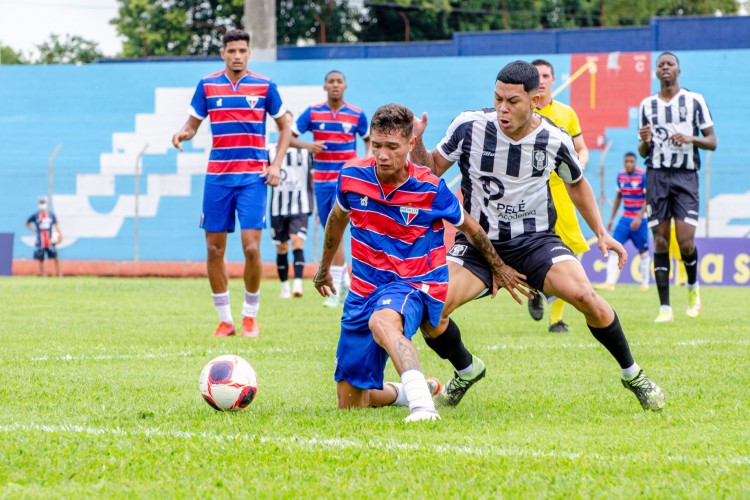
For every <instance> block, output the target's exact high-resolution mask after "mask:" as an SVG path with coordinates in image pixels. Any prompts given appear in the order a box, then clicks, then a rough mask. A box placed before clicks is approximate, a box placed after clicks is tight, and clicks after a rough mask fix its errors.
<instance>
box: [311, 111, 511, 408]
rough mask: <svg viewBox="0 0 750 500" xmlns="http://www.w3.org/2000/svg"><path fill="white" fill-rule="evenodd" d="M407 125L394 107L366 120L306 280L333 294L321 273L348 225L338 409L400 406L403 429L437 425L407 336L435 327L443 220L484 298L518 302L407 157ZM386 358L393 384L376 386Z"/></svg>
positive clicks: (485, 242) (472, 232) (468, 222)
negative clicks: (484, 277)
mask: <svg viewBox="0 0 750 500" xmlns="http://www.w3.org/2000/svg"><path fill="white" fill-rule="evenodd" d="M413 123H414V115H413V114H412V112H411V111H409V110H408V109H407V108H405V107H404V106H401V105H398V104H388V105H385V106H382V107H380V108H379V109H378V110H377V111H376V112H375V114H374V115H373V118H372V123H371V129H372V130H371V134H372V136H371V137H372V150H373V157H370V158H367V159H363V160H355V161H354V162H350V163H348V164H347V166H345V167H344V168H343V169H342V171H341V175H340V176H339V180H338V187H337V191H336V204H335V205H334V206H333V208H332V210H331V215H330V216H329V217H328V222H327V223H326V230H325V236H324V242H323V256H322V258H321V261H320V268H319V269H318V271H317V273H316V274H315V278H314V281H315V287H316V288H317V289H318V291H319V292H320V294H321V295H323V296H328V295H330V294H331V293H335V292H336V288H335V285H334V284H333V278H332V276H331V273H330V267H331V263H332V261H333V257H334V254H335V252H336V249H338V248H339V245H340V244H341V240H342V238H343V235H344V231H345V229H346V227H347V225H348V224H349V222H351V238H352V240H351V248H352V262H353V266H352V282H351V289H350V292H349V294H348V295H347V298H346V302H345V304H344V314H343V317H342V319H341V336H340V338H339V344H338V349H337V352H336V372H335V380H336V383H337V394H338V405H339V408H350V407H361V408H363V407H368V406H383V405H387V404H397V405H406V404H408V406H409V409H410V410H411V413H410V415H409V416H408V417H407V418H406V420H407V421H409V422H411V421H418V420H435V419H439V418H440V417H439V415H438V413H437V411H436V410H435V406H434V403H433V400H432V397H431V394H430V389H429V388H428V385H427V382H426V381H425V377H424V374H423V372H422V367H421V364H420V361H419V356H418V355H417V351H416V349H415V348H414V346H413V345H412V343H411V341H410V339H411V338H412V336H413V335H414V333H415V332H416V330H417V328H419V325H420V323H422V322H423V321H426V322H427V323H429V324H431V325H433V326H435V325H437V324H438V322H439V321H440V311H441V309H442V308H443V301H444V300H445V297H446V294H447V292H448V269H447V266H446V261H445V257H446V255H445V244H444V242H443V233H444V229H443V220H447V221H449V222H450V223H452V224H454V225H455V226H457V227H458V228H459V229H461V230H462V231H463V232H464V234H465V238H466V241H468V242H471V244H472V245H473V247H474V248H475V249H476V251H477V252H478V253H479V254H480V255H482V256H483V258H485V259H486V262H487V263H488V264H487V269H488V272H490V278H489V279H490V288H491V291H492V294H493V295H494V294H495V292H496V289H497V286H498V285H500V286H504V287H506V288H508V290H509V291H510V292H511V294H513V295H514V297H516V299H517V300H518V301H519V303H520V299H518V297H517V296H516V294H515V291H516V290H521V288H520V287H521V286H523V285H524V283H523V282H522V281H521V280H522V279H523V276H520V275H518V273H516V272H515V271H514V270H512V269H510V268H508V267H507V266H506V265H504V263H503V262H502V260H501V259H500V257H499V256H498V255H497V254H496V253H495V250H494V249H493V247H492V244H491V242H490V241H489V239H488V238H487V235H486V234H485V232H484V230H482V228H481V227H480V226H479V224H478V223H477V222H476V221H475V220H474V218H473V217H472V216H470V215H469V214H467V213H465V212H464V211H463V210H462V209H461V205H460V203H459V201H458V199H457V198H456V196H455V195H454V194H453V193H452V192H451V191H450V189H448V187H447V186H446V184H445V181H443V180H441V179H439V178H437V177H436V176H434V175H433V174H432V173H430V171H429V169H427V168H425V167H422V166H420V165H415V164H413V163H411V162H409V161H408V160H407V156H408V154H409V151H411V149H412V147H413V146H414V143H415V141H416V139H415V137H414V136H413V133H412V130H413ZM389 356H390V357H391V359H392V360H393V364H394V366H395V368H396V371H397V372H398V373H399V375H400V376H401V384H388V385H387V386H385V387H384V386H383V370H384V369H385V363H386V361H387V359H388V357H389Z"/></svg>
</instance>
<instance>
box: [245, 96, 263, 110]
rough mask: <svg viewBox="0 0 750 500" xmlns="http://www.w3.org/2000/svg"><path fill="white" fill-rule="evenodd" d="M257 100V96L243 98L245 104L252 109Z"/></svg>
mask: <svg viewBox="0 0 750 500" xmlns="http://www.w3.org/2000/svg"><path fill="white" fill-rule="evenodd" d="M258 99H260V98H259V97H258V96H257V95H248V96H245V100H246V101H247V104H248V105H249V106H250V107H251V108H254V107H255V105H256V104H258Z"/></svg>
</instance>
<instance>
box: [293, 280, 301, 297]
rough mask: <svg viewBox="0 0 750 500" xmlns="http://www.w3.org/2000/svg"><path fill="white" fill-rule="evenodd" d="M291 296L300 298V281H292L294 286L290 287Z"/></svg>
mask: <svg viewBox="0 0 750 500" xmlns="http://www.w3.org/2000/svg"><path fill="white" fill-rule="evenodd" d="M292 296H293V297H302V280H296V279H295V280H294V285H293V286H292Z"/></svg>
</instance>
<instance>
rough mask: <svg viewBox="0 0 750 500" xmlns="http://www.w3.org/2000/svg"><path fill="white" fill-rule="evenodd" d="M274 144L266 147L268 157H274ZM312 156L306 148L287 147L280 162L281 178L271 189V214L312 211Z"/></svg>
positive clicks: (307, 212)
mask: <svg viewBox="0 0 750 500" xmlns="http://www.w3.org/2000/svg"><path fill="white" fill-rule="evenodd" d="M276 146H277V145H276V144H271V145H270V146H269V147H268V158H269V159H271V160H272V159H273V158H275V157H276ZM311 167H312V157H311V156H310V153H309V152H308V151H307V150H306V149H296V148H289V149H287V150H286V158H284V161H283V162H281V172H280V175H281V180H280V181H279V185H278V186H276V187H274V188H272V190H271V193H272V194H271V215H272V216H278V215H282V216H287V215H299V214H311V213H312V182H311V178H310V171H311V170H310V169H311Z"/></svg>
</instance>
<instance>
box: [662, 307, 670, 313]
mask: <svg viewBox="0 0 750 500" xmlns="http://www.w3.org/2000/svg"><path fill="white" fill-rule="evenodd" d="M659 310H660V311H667V312H670V313H671V312H672V306H659Z"/></svg>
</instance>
